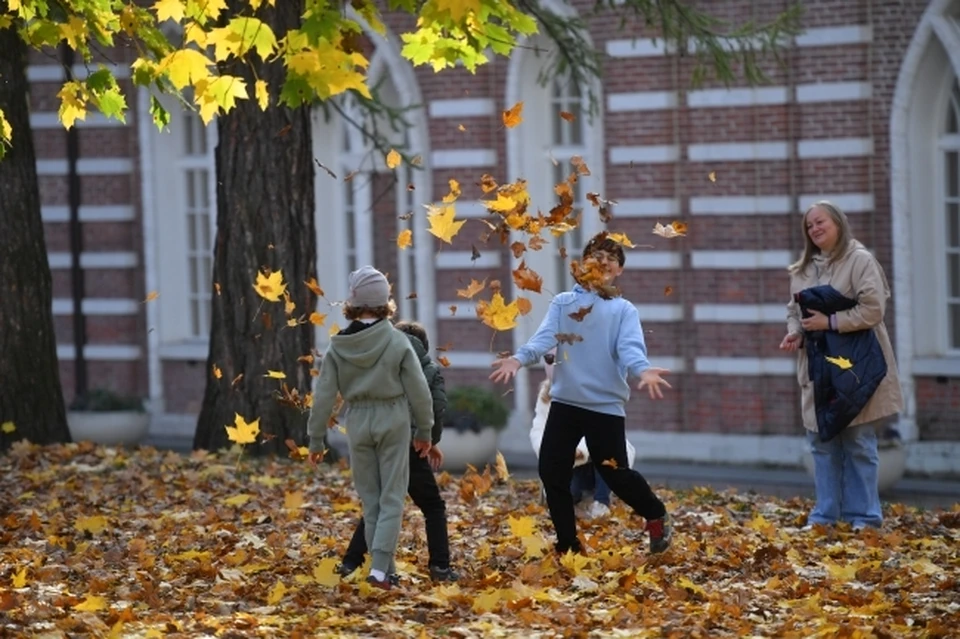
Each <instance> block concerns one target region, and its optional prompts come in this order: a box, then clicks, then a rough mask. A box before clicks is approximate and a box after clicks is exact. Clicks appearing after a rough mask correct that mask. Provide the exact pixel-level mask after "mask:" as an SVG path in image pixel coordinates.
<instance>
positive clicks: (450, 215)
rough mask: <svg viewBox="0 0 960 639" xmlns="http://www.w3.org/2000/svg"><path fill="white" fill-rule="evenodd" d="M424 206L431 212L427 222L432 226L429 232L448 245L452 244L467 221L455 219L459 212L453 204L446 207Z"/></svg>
mask: <svg viewBox="0 0 960 639" xmlns="http://www.w3.org/2000/svg"><path fill="white" fill-rule="evenodd" d="M424 206H426V207H427V210H428V211H430V212H429V213H428V214H427V222H428V223H429V224H430V228H429V229H427V230H428V231H429V232H430V234H431V235H434V236H435V237H438V238H440V239H441V240H443V241H444V242H446V243H447V244H452V243H453V236H454V235H456V234H457V233H459V232H460V227H462V226H463V225H464V224H465V223H466V220H455V219H454V216H455V215H456V213H457V212H456V209H454V207H453V205H452V204H448V205H445V206H434V205H432V204H425V205H424Z"/></svg>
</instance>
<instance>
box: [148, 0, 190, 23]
mask: <svg viewBox="0 0 960 639" xmlns="http://www.w3.org/2000/svg"><path fill="white" fill-rule="evenodd" d="M185 9H186V7H185V6H184V4H183V1H182V0H157V1H156V2H155V3H153V10H154V11H155V12H156V14H157V21H158V22H163V21H164V20H173V21H175V22H180V21H181V20H183V14H184V10H185Z"/></svg>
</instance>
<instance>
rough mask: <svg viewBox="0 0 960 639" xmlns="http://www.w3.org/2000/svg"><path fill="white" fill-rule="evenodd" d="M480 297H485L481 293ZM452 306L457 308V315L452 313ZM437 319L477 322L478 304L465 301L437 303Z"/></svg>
mask: <svg viewBox="0 0 960 639" xmlns="http://www.w3.org/2000/svg"><path fill="white" fill-rule="evenodd" d="M479 295H483V293H482V292H481V293H479ZM451 306H456V307H457V313H456V315H454V314H453V313H451V312H450V307H451ZM437 319H450V320H463V319H466V320H475V319H477V303H476V302H474V301H472V300H465V299H460V300H448V301H446V302H437Z"/></svg>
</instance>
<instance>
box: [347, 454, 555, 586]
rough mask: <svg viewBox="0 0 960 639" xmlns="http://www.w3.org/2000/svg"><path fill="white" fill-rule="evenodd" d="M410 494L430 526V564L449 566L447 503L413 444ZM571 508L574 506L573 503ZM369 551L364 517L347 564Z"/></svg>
mask: <svg viewBox="0 0 960 639" xmlns="http://www.w3.org/2000/svg"><path fill="white" fill-rule="evenodd" d="M407 494H409V495H410V498H411V499H412V500H413V503H414V504H416V506H417V508H419V509H420V511H421V512H422V513H423V517H424V519H425V520H426V527H427V549H428V551H429V553H430V565H431V566H436V567H437V568H448V567H449V566H450V540H449V538H448V537H447V505H446V503H445V502H444V501H443V497H441V496H440V487H439V486H437V480H436V478H435V477H434V476H433V469H432V468H430V462H429V461H427V459H426V458H424V457H421V456H420V454H419V453H418V452H417V451H416V450H415V449H414V448H413V447H412V446H411V447H410V483H409V484H408V486H407ZM571 508H572V506H571ZM365 554H367V540H366V537H365V536H364V525H363V518H361V519H360V523H358V524H357V529H356V530H355V531H353V538H352V539H351V540H350V545H349V546H348V547H347V553H346V554H345V555H344V556H343V561H344V563H348V564H351V565H354V566H360V565H361V564H363V556H364V555H365Z"/></svg>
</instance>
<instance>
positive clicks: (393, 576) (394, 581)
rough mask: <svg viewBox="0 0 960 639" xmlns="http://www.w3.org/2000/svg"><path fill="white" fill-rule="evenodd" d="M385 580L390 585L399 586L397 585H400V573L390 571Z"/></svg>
mask: <svg viewBox="0 0 960 639" xmlns="http://www.w3.org/2000/svg"><path fill="white" fill-rule="evenodd" d="M387 581H389V582H390V585H391V586H399V585H400V575H398V574H397V573H395V572H392V573H390V574H389V575H387Z"/></svg>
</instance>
